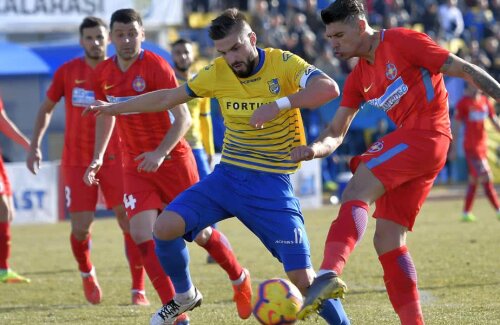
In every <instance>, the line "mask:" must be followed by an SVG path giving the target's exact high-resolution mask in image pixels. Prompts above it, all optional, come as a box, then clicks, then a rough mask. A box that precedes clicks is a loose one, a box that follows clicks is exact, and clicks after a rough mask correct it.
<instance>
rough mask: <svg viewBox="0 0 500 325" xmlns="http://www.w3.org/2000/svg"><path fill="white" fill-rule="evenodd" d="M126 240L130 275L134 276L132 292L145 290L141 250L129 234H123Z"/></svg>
mask: <svg viewBox="0 0 500 325" xmlns="http://www.w3.org/2000/svg"><path fill="white" fill-rule="evenodd" d="M123 237H124V239H125V255H126V256H127V261H128V265H129V268H130V275H131V276H132V290H141V291H143V290H144V275H145V272H144V265H142V257H141V252H140V251H139V248H137V245H136V244H135V242H134V240H133V239H132V237H131V236H130V234H129V233H123Z"/></svg>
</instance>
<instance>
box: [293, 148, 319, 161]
mask: <svg viewBox="0 0 500 325" xmlns="http://www.w3.org/2000/svg"><path fill="white" fill-rule="evenodd" d="M315 155H316V153H315V152H314V149H313V148H311V147H308V146H299V147H297V148H294V149H292V152H291V153H290V157H291V158H292V160H293V161H295V162H299V161H304V160H311V159H314V156H315Z"/></svg>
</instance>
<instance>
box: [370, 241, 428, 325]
mask: <svg viewBox="0 0 500 325" xmlns="http://www.w3.org/2000/svg"><path fill="white" fill-rule="evenodd" d="M379 260H380V263H382V268H383V269H384V282H385V287H386V288H387V294H388V295H389V300H390V301H391V303H392V307H393V308H394V310H395V311H396V313H397V314H398V316H399V319H400V320H401V325H421V324H424V316H423V315H422V309H421V307H420V300H419V297H418V289H417V271H416V270H415V266H414V265H413V261H412V259H411V256H410V253H409V252H408V248H406V246H402V247H399V248H396V249H394V250H392V251H390V252H387V253H385V254H382V255H381V256H379Z"/></svg>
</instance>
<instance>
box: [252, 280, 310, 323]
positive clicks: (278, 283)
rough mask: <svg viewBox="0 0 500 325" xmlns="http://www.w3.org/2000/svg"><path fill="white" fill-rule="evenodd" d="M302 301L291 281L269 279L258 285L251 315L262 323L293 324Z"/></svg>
mask: <svg viewBox="0 0 500 325" xmlns="http://www.w3.org/2000/svg"><path fill="white" fill-rule="evenodd" d="M302 303H303V302H302V294H301V293H300V291H299V289H298V288H297V287H296V286H295V285H294V284H293V283H291V282H290V281H288V280H285V279H270V280H267V281H264V282H262V283H261V284H260V285H259V292H258V293H257V297H256V298H255V303H254V307H253V315H254V316H255V318H257V320H258V321H259V322H260V323H261V324H264V325H279V324H293V323H295V321H296V320H297V313H298V312H299V310H300V308H301V307H302Z"/></svg>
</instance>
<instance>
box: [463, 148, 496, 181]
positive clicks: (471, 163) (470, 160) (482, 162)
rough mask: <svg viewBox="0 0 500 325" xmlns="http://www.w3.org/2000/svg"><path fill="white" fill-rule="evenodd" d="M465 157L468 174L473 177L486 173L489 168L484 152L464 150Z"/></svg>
mask: <svg viewBox="0 0 500 325" xmlns="http://www.w3.org/2000/svg"><path fill="white" fill-rule="evenodd" d="M465 159H466V160H467V166H468V167H469V174H470V175H472V176H473V177H479V176H484V175H487V174H488V173H489V172H490V170H491V169H490V165H489V164H488V159H487V158H486V155H485V154H481V153H478V152H475V151H468V150H465Z"/></svg>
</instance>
